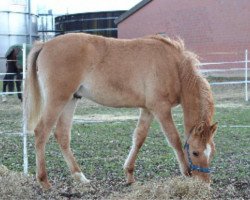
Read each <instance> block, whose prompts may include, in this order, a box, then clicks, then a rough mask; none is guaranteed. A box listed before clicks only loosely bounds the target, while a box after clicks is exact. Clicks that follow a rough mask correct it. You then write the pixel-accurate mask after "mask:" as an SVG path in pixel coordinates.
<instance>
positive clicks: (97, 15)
mask: <svg viewBox="0 0 250 200" xmlns="http://www.w3.org/2000/svg"><path fill="white" fill-rule="evenodd" d="M124 12H125V11H104V12H91V13H79V14H69V15H63V16H59V17H56V18H55V28H56V31H57V33H58V32H60V33H61V34H64V33H70V32H85V33H90V34H96V35H102V36H106V37H117V26H116V24H115V23H114V20H115V19H117V18H118V17H119V16H120V15H121V14H123V13H124Z"/></svg>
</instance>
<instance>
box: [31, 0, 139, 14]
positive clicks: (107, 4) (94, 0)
mask: <svg viewBox="0 0 250 200" xmlns="http://www.w3.org/2000/svg"><path fill="white" fill-rule="evenodd" d="M32 1H33V4H37V5H38V7H39V10H40V12H47V11H48V10H50V9H52V10H53V14H65V13H69V14H70V13H82V12H95V11H111V10H129V9H130V8H132V7H133V6H135V5H136V4H137V3H139V2H140V1H141V0H42V1H41V0H32Z"/></svg>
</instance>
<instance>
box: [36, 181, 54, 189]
mask: <svg viewBox="0 0 250 200" xmlns="http://www.w3.org/2000/svg"><path fill="white" fill-rule="evenodd" d="M39 183H40V185H41V186H42V189H43V190H45V191H47V190H49V189H51V184H50V183H49V182H48V181H39Z"/></svg>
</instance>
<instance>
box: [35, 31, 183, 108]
mask: <svg viewBox="0 0 250 200" xmlns="http://www.w3.org/2000/svg"><path fill="white" fill-rule="evenodd" d="M176 52H177V51H173V50H172V48H169V47H168V46H167V45H166V44H164V43H162V42H161V41H158V40H155V39H152V38H140V39H133V40H119V39H109V38H104V37H99V36H92V35H87V34H68V35H64V36H61V37H58V38H55V39H54V40H52V41H50V42H48V43H46V44H45V45H44V48H43V50H42V52H41V56H39V63H40V66H38V70H39V67H41V69H40V70H41V71H44V75H45V76H46V79H47V80H48V79H50V80H59V81H58V82H59V83H60V84H62V83H65V84H67V88H68V91H69V92H70V93H74V92H77V91H78V92H79V93H81V95H82V96H85V97H87V98H90V99H92V100H94V101H96V102H98V103H101V104H104V105H108V106H115V107H121V106H126V107H127V106H128V107H134V106H135V107H145V106H146V104H147V103H148V102H149V101H156V99H157V98H161V96H164V98H165V97H166V94H167V96H168V98H170V99H171V101H175V99H176V98H177V97H176V95H178V93H179V90H180V89H179V85H178V82H179V81H178V69H177V66H176V63H177V62H178V61H177V60H176V58H177V57H178V56H176V55H173V54H176ZM42 73H43V72H42ZM48 76H49V77H48ZM60 77H61V78H60ZM54 82H55V81H54ZM54 84H55V83H54ZM173 86H174V87H173ZM54 87H55V88H58V87H57V86H54Z"/></svg>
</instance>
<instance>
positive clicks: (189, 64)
mask: <svg viewBox="0 0 250 200" xmlns="http://www.w3.org/2000/svg"><path fill="white" fill-rule="evenodd" d="M183 55H184V59H183V62H182V64H181V65H180V71H181V73H180V74H181V82H182V87H183V90H187V91H189V92H190V94H194V95H198V96H199V98H200V107H201V109H202V110H201V112H200V119H202V120H204V121H208V122H210V121H211V118H212V116H213V114H214V103H213V102H214V101H213V96H212V92H211V88H210V85H209V83H208V82H207V80H206V79H205V78H204V77H203V75H202V74H201V73H200V72H199V64H200V62H199V60H198V56H197V55H196V54H194V53H193V52H190V51H186V50H184V51H183Z"/></svg>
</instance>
